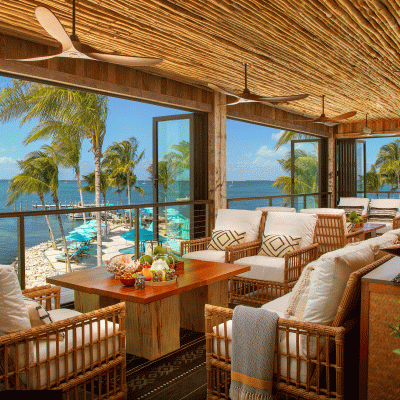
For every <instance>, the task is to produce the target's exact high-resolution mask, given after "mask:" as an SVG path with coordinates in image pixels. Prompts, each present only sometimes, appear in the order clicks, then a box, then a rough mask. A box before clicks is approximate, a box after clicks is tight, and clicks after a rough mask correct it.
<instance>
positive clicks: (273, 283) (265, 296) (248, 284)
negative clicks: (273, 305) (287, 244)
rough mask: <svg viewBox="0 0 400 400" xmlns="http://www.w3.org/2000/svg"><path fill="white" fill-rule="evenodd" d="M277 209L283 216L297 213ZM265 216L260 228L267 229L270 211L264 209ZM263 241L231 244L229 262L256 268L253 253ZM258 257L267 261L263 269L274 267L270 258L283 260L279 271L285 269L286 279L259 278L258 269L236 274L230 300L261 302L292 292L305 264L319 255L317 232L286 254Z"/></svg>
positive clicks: (233, 301)
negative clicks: (299, 246)
mask: <svg viewBox="0 0 400 400" xmlns="http://www.w3.org/2000/svg"><path fill="white" fill-rule="evenodd" d="M278 213H279V214H278V215H280V214H282V218H284V217H285V216H286V217H287V216H288V215H293V216H294V215H296V214H297V213H292V212H289V213H283V212H282V213H281V212H278ZM272 214H274V213H273V212H271V215H272ZM297 215H298V214H297ZM264 217H265V219H264V220H263V223H262V226H261V227H260V228H261V232H263V231H264V227H265V220H266V218H267V212H264ZM261 244H262V240H261V239H260V240H257V241H253V242H250V243H243V244H239V245H236V246H232V247H230V248H229V262H231V263H234V264H244V265H250V266H251V268H252V269H253V268H257V267H255V266H254V265H252V262H253V259H252V258H250V257H254V256H257V255H258V252H259V250H260V248H261ZM259 258H260V259H261V260H262V262H263V263H264V262H265V265H262V266H261V268H262V269H263V270H265V269H268V268H269V269H271V268H272V267H271V265H270V264H271V262H272V263H273V264H277V265H278V262H280V263H282V264H283V265H282V268H279V267H278V269H279V270H280V272H283V274H282V275H283V279H281V280H280V281H278V280H272V279H260V278H259V279H257V278H255V276H257V275H259V273H258V272H255V273H253V272H251V271H250V273H251V275H253V276H249V275H250V273H245V274H240V275H237V276H235V277H233V278H232V279H231V280H230V288H229V302H230V303H231V304H232V303H244V304H254V305H262V304H265V303H267V302H268V301H271V300H273V299H275V298H277V297H280V296H283V295H284V294H286V293H289V292H290V291H291V290H292V288H293V286H294V285H295V284H296V282H297V280H298V279H299V276H300V274H301V271H302V270H303V268H304V267H305V266H306V265H307V264H308V263H310V262H311V261H314V260H316V259H317V258H318V243H316V241H315V236H314V243H313V244H310V245H308V246H305V247H302V248H300V249H298V250H295V251H292V252H290V253H287V254H285V256H284V258H275V259H274V258H273V257H265V256H260V257H259ZM263 260H265V261H263ZM271 260H272V261H271ZM258 268H260V267H258Z"/></svg>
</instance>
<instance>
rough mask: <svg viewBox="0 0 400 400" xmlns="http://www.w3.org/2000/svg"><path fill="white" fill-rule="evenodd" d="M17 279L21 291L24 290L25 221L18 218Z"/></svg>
mask: <svg viewBox="0 0 400 400" xmlns="http://www.w3.org/2000/svg"><path fill="white" fill-rule="evenodd" d="M18 277H19V283H20V285H21V289H22V290H23V289H25V219H24V217H22V216H20V217H18Z"/></svg>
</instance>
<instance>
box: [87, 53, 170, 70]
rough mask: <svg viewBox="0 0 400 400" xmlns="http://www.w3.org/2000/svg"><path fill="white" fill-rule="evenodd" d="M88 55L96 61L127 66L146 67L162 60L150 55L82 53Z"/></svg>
mask: <svg viewBox="0 0 400 400" xmlns="http://www.w3.org/2000/svg"><path fill="white" fill-rule="evenodd" d="M84 54H86V55H87V56H88V57H90V58H92V59H93V60H97V61H105V62H108V63H112V64H119V65H126V66H128V67H137V66H138V67H140V66H143V67H146V66H151V65H155V64H159V63H160V62H162V59H161V58H151V57H131V56H121V55H118V54H106V53H100V52H98V53H86V52H85V53H84Z"/></svg>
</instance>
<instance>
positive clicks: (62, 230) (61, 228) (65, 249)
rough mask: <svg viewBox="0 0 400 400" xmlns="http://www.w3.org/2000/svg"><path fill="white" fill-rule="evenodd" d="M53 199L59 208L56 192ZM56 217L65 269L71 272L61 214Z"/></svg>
mask: <svg viewBox="0 0 400 400" xmlns="http://www.w3.org/2000/svg"><path fill="white" fill-rule="evenodd" d="M53 201H54V204H55V205H56V210H59V209H60V207H59V206H58V197H57V194H55V193H53ZM57 219H58V225H59V226H60V233H61V238H62V241H63V245H64V253H65V255H66V256H67V260H66V263H65V269H66V271H67V272H72V270H71V264H70V262H69V257H68V248H67V241H66V240H65V233H64V227H63V224H62V220H61V215H57Z"/></svg>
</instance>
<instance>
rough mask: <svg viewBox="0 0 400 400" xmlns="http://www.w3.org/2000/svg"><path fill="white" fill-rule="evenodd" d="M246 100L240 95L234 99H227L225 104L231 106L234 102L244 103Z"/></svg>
mask: <svg viewBox="0 0 400 400" xmlns="http://www.w3.org/2000/svg"><path fill="white" fill-rule="evenodd" d="M246 101H247V100H245V99H242V98H240V97H237V98H236V99H234V100H232V101H227V102H226V105H227V106H233V105H235V104H239V103H245V102H246Z"/></svg>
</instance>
